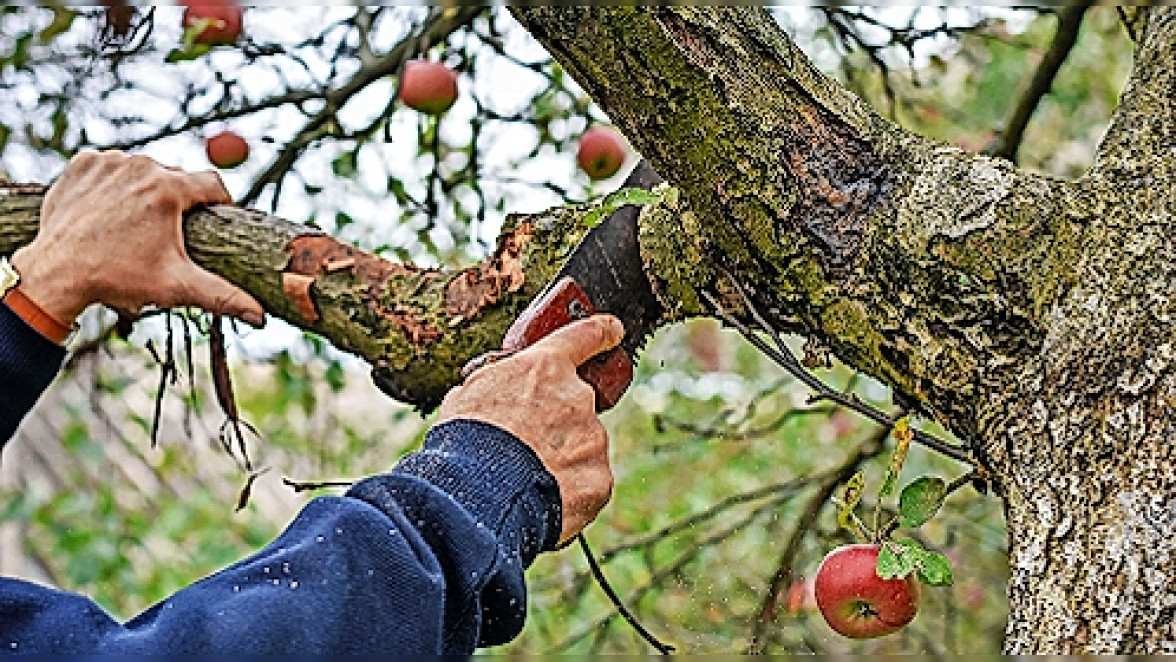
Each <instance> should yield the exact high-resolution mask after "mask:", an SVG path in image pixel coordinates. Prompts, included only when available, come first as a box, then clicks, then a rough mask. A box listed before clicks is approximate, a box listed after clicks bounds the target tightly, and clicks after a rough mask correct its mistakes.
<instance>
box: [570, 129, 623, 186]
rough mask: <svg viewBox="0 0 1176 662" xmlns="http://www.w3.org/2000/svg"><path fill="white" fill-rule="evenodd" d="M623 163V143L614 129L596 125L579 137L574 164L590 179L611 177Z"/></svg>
mask: <svg viewBox="0 0 1176 662" xmlns="http://www.w3.org/2000/svg"><path fill="white" fill-rule="evenodd" d="M624 162H625V141H624V139H623V138H621V135H620V134H619V133H617V132H616V130H615V129H612V128H610V127H607V126H601V125H597V126H593V127H589V128H588V130H587V131H585V132H584V135H582V136H580V149H579V150H578V151H577V152H576V163H577V164H579V166H580V169H581V170H583V171H584V172H586V173H588V176H589V177H591V178H592V179H605V178H607V177H612V176H613V175H614V174H616V172H617V170H620V168H621V164H623V163H624Z"/></svg>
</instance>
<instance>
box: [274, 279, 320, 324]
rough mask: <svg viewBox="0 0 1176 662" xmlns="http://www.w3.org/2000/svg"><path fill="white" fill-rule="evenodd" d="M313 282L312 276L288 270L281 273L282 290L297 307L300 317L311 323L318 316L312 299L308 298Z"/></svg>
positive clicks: (315, 320) (316, 319)
mask: <svg viewBox="0 0 1176 662" xmlns="http://www.w3.org/2000/svg"><path fill="white" fill-rule="evenodd" d="M313 283H314V277H313V276H304V275H302V274H292V273H290V272H285V273H283V274H282V292H284V293H285V294H286V296H287V297H289V298H290V300H291V301H293V302H294V305H295V306H297V307H298V312H299V313H301V315H302V318H303V319H305V320H306V321H307V322H311V323H313V322H317V321H318V318H319V315H318V310H316V309H315V307H314V300H313V299H311V298H310V286H311V285H312V284H313Z"/></svg>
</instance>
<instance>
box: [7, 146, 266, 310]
mask: <svg viewBox="0 0 1176 662" xmlns="http://www.w3.org/2000/svg"><path fill="white" fill-rule="evenodd" d="M232 202H233V200H232V198H231V197H230V196H229V194H228V192H227V191H226V190H225V187H224V184H222V183H221V180H220V176H219V175H217V174H216V173H215V172H212V171H209V172H200V173H188V172H183V171H180V170H175V169H171V168H165V167H163V166H161V165H159V164H158V163H156V162H155V161H152V160H151V159H150V158H148V157H146V156H128V155H126V154H124V153H122V152H103V153H96V152H85V153H82V154H78V155H77V156H75V157H74V158H73V159H72V160H70V162H69V165H68V166H67V167H66V169H65V172H64V173H62V175H61V177H60V178H59V179H58V180H57V182H56V183H55V184H54V185H53V186H52V188H50V189H49V192H48V194H46V196H45V200H44V202H43V203H42V205H41V225H40V229H39V230H38V232H37V238H36V239H35V240H33V242H32V243H31V244H29V245H28V246H26V247H24V248H22V249H20V250H19V251H17V252H16V253H14V254H13V256H12V264H13V266H14V267H15V268H16V270H17V272H18V273H20V276H21V285H20V288H21V290H22V291H23V292H24V294H25V295H26V296H28V297H29V298H30V299H32V300H33V301H35V302H36V303H37V304H38V305H39V306H40V307H41V308H43V309H44V310H45V311H46V312H48V313H50V314H52V315H53V316H54V317H56V318H57V319H58V320H60V321H62V322H65V323H67V324H68V323H70V322H72V321H73V320H74V319H75V318H76V317H77V316H78V314H79V313H81V312H82V310H84V309H85V308H86V306H88V305H90V304H91V303H95V302H101V303H104V304H106V305H108V306H111V307H113V308H118V309H121V310H126V311H130V312H132V313H135V312H138V311H139V310H140V309H142V308H143V307H145V306H147V305H151V304H154V305H156V306H161V307H171V306H182V305H192V306H199V307H200V308H203V309H204V310H206V311H208V312H212V313H219V314H225V315H231V316H233V317H238V318H240V319H241V320H243V321H245V322H247V323H248V324H251V325H253V326H262V325H263V324H264V323H265V312H264V310H263V309H262V307H261V304H259V303H258V302H257V301H256V300H255V299H254V298H253V297H251V296H250V295H248V294H246V293H245V292H244V291H243V290H241V289H239V288H237V287H235V286H233V285H231V284H230V283H229V282H228V281H226V280H224V279H223V278H221V277H219V276H217V275H215V274H212V273H210V272H208V271H205V270H204V269H201V268H200V267H199V266H197V265H196V263H194V262H192V260H191V258H189V257H188V253H187V251H186V250H185V249H184V236H183V223H182V215H183V213H184V212H185V211H186V210H188V209H190V208H191V207H194V206H196V205H201V204H231V203H232Z"/></svg>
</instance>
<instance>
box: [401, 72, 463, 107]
mask: <svg viewBox="0 0 1176 662" xmlns="http://www.w3.org/2000/svg"><path fill="white" fill-rule="evenodd" d="M400 100H401V101H403V102H404V105H406V106H408V107H409V108H412V109H414V110H419V111H420V112H422V113H426V114H429V115H440V114H441V113H444V112H445V111H447V110H449V107H450V106H452V105H453V102H454V101H456V100H457V72H456V71H454V70H453V69H450V68H449V67H447V66H445V65H444V64H442V63H440V62H429V61H428V60H413V61H411V62H409V63H408V64H406V65H405V66H404V77H403V78H402V79H401V80H400Z"/></svg>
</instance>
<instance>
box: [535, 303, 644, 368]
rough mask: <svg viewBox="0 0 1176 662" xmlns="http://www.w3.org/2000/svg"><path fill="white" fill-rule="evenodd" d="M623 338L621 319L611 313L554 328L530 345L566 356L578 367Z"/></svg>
mask: <svg viewBox="0 0 1176 662" xmlns="http://www.w3.org/2000/svg"><path fill="white" fill-rule="evenodd" d="M624 337H625V327H624V325H622V324H621V320H619V319H617V318H616V317H614V316H612V315H593V316H592V317H589V318H586V319H582V320H577V321H575V322H572V323H571V324H569V325H567V326H564V327H561V328H559V329H556V330H555V331H553V332H551V334H550V335H548V336H546V337H545V338H543V339H542V340H540V341H539V342H537V343H535V344H534V345H533V347H535V348H542V349H543V350H545V351H549V352H553V353H555V354H560V355H563V356H566V357H567V358H568V359H570V360H571V362H572V363H573V364H574V365H576V366H579V365H581V364H582V363H584V362H585V361H587V360H588V359H590V358H592V357H593V356H596V355H597V354H600V353H602V352H606V351H608V350H610V349H612V348H613V347H616V346H617V345H618V344H620V342H621V340H622V339H623V338H624Z"/></svg>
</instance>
